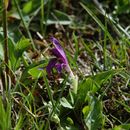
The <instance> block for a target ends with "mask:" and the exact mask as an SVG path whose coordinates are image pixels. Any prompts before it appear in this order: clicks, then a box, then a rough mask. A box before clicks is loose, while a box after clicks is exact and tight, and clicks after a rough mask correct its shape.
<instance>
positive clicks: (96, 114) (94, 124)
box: [83, 96, 103, 130]
mask: <svg viewBox="0 0 130 130" xmlns="http://www.w3.org/2000/svg"><path fill="white" fill-rule="evenodd" d="M88 106H89V107H90V108H89V112H88V108H87V110H83V114H84V121H85V124H86V126H87V127H88V130H98V129H101V127H102V124H103V114H102V102H101V101H100V100H99V99H97V98H96V97H94V96H90V99H89V101H88ZM84 109H85V108H84Z"/></svg>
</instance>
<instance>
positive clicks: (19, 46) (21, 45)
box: [15, 38, 31, 59]
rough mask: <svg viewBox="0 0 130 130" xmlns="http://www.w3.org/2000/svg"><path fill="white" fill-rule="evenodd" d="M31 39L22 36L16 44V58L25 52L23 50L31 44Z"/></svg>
mask: <svg viewBox="0 0 130 130" xmlns="http://www.w3.org/2000/svg"><path fill="white" fill-rule="evenodd" d="M30 44H31V43H30V41H29V39H26V38H22V39H21V40H20V41H19V42H18V43H17V44H16V46H15V56H16V58H17V59H18V58H20V57H21V56H22V54H23V52H24V51H25V50H26V49H27V47H28V46H29V45H30Z"/></svg>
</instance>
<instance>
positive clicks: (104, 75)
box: [91, 70, 120, 85]
mask: <svg viewBox="0 0 130 130" xmlns="http://www.w3.org/2000/svg"><path fill="white" fill-rule="evenodd" d="M119 71H120V70H108V71H104V72H101V73H99V74H96V75H95V76H92V77H91V78H92V79H93V81H95V82H96V83H98V84H99V85H101V84H102V83H104V82H106V81H107V80H108V79H109V78H110V77H111V76H113V75H114V74H116V73H117V72H119Z"/></svg>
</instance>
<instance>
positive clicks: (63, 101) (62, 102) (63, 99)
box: [60, 97, 73, 109]
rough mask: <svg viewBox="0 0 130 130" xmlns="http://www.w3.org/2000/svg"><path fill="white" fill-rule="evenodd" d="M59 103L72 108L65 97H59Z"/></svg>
mask: <svg viewBox="0 0 130 130" xmlns="http://www.w3.org/2000/svg"><path fill="white" fill-rule="evenodd" d="M60 103H61V105H62V106H63V107H66V108H69V109H73V107H72V105H71V104H70V103H69V102H68V101H67V99H66V98H64V97H63V98H61V100H60Z"/></svg>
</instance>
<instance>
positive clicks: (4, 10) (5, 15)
mask: <svg viewBox="0 0 130 130" xmlns="http://www.w3.org/2000/svg"><path fill="white" fill-rule="evenodd" d="M2 19H3V32H4V61H5V64H6V74H7V75H8V74H9V68H8V59H9V58H8V36H7V1H5V0H3V18H2Z"/></svg>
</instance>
